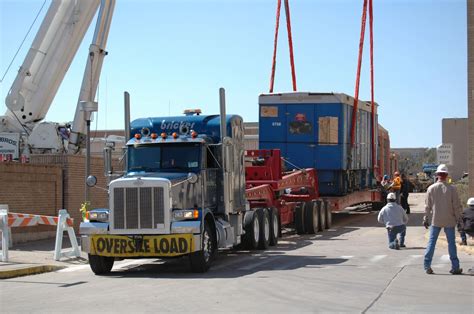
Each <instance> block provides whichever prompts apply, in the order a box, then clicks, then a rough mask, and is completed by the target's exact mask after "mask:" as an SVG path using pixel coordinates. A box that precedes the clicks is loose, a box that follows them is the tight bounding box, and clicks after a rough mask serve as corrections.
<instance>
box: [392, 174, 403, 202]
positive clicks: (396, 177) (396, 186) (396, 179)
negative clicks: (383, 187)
mask: <svg viewBox="0 0 474 314" xmlns="http://www.w3.org/2000/svg"><path fill="white" fill-rule="evenodd" d="M390 189H391V191H392V192H393V193H395V195H396V197H397V204H400V190H401V189H402V179H401V178H400V172H398V171H395V173H394V174H393V182H392V185H391V186H390Z"/></svg>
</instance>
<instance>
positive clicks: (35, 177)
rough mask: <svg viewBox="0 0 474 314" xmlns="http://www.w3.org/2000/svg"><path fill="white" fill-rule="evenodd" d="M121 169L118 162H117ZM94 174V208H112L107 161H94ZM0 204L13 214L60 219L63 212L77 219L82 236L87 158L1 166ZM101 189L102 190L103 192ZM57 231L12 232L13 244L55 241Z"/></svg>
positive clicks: (59, 157) (38, 159)
mask: <svg viewBox="0 0 474 314" xmlns="http://www.w3.org/2000/svg"><path fill="white" fill-rule="evenodd" d="M114 169H118V161H116V160H115V161H114ZM91 174H92V175H95V176H96V177H97V185H96V187H93V188H90V194H89V195H90V199H91V205H92V208H99V207H108V195H107V191H105V190H103V189H100V188H104V189H105V188H106V187H107V182H106V181H107V179H106V177H105V176H104V168H103V159H102V158H101V157H92V158H91ZM0 182H1V188H0V204H7V205H8V206H9V209H10V211H11V212H17V213H25V214H36V215H48V216H57V215H58V211H59V210H60V209H62V208H64V209H66V210H67V211H68V213H69V214H70V215H71V217H72V218H74V229H75V230H76V234H78V232H79V224H80V222H81V220H82V217H81V213H80V211H79V208H80V207H81V204H82V203H83V202H84V200H85V156H82V155H77V156H75V155H74V156H68V155H64V156H63V155H32V156H31V163H29V164H19V163H0ZM99 187H100V188H99ZM55 232H56V228H55V227H52V226H35V227H23V228H19V227H18V228H12V233H13V242H14V243H20V242H25V241H31V240H38V239H44V238H51V237H55V235H56V233H55Z"/></svg>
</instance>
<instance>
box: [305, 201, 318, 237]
mask: <svg viewBox="0 0 474 314" xmlns="http://www.w3.org/2000/svg"><path fill="white" fill-rule="evenodd" d="M305 214H306V217H305V223H306V226H305V227H306V232H308V233H309V234H315V233H316V232H318V225H319V215H318V204H317V203H316V202H306V212H305Z"/></svg>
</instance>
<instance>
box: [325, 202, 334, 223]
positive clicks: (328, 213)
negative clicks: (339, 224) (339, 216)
mask: <svg viewBox="0 0 474 314" xmlns="http://www.w3.org/2000/svg"><path fill="white" fill-rule="evenodd" d="M324 204H325V208H326V229H331V227H332V211H331V208H330V206H329V203H328V201H324Z"/></svg>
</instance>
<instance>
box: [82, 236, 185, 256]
mask: <svg viewBox="0 0 474 314" xmlns="http://www.w3.org/2000/svg"><path fill="white" fill-rule="evenodd" d="M193 251H194V245H193V235H192V234H179V235H163V236H143V237H139V238H133V237H127V236H115V235H95V236H92V239H91V254H97V255H101V256H121V257H134V256H179V255H183V254H187V253H191V252H193Z"/></svg>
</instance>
